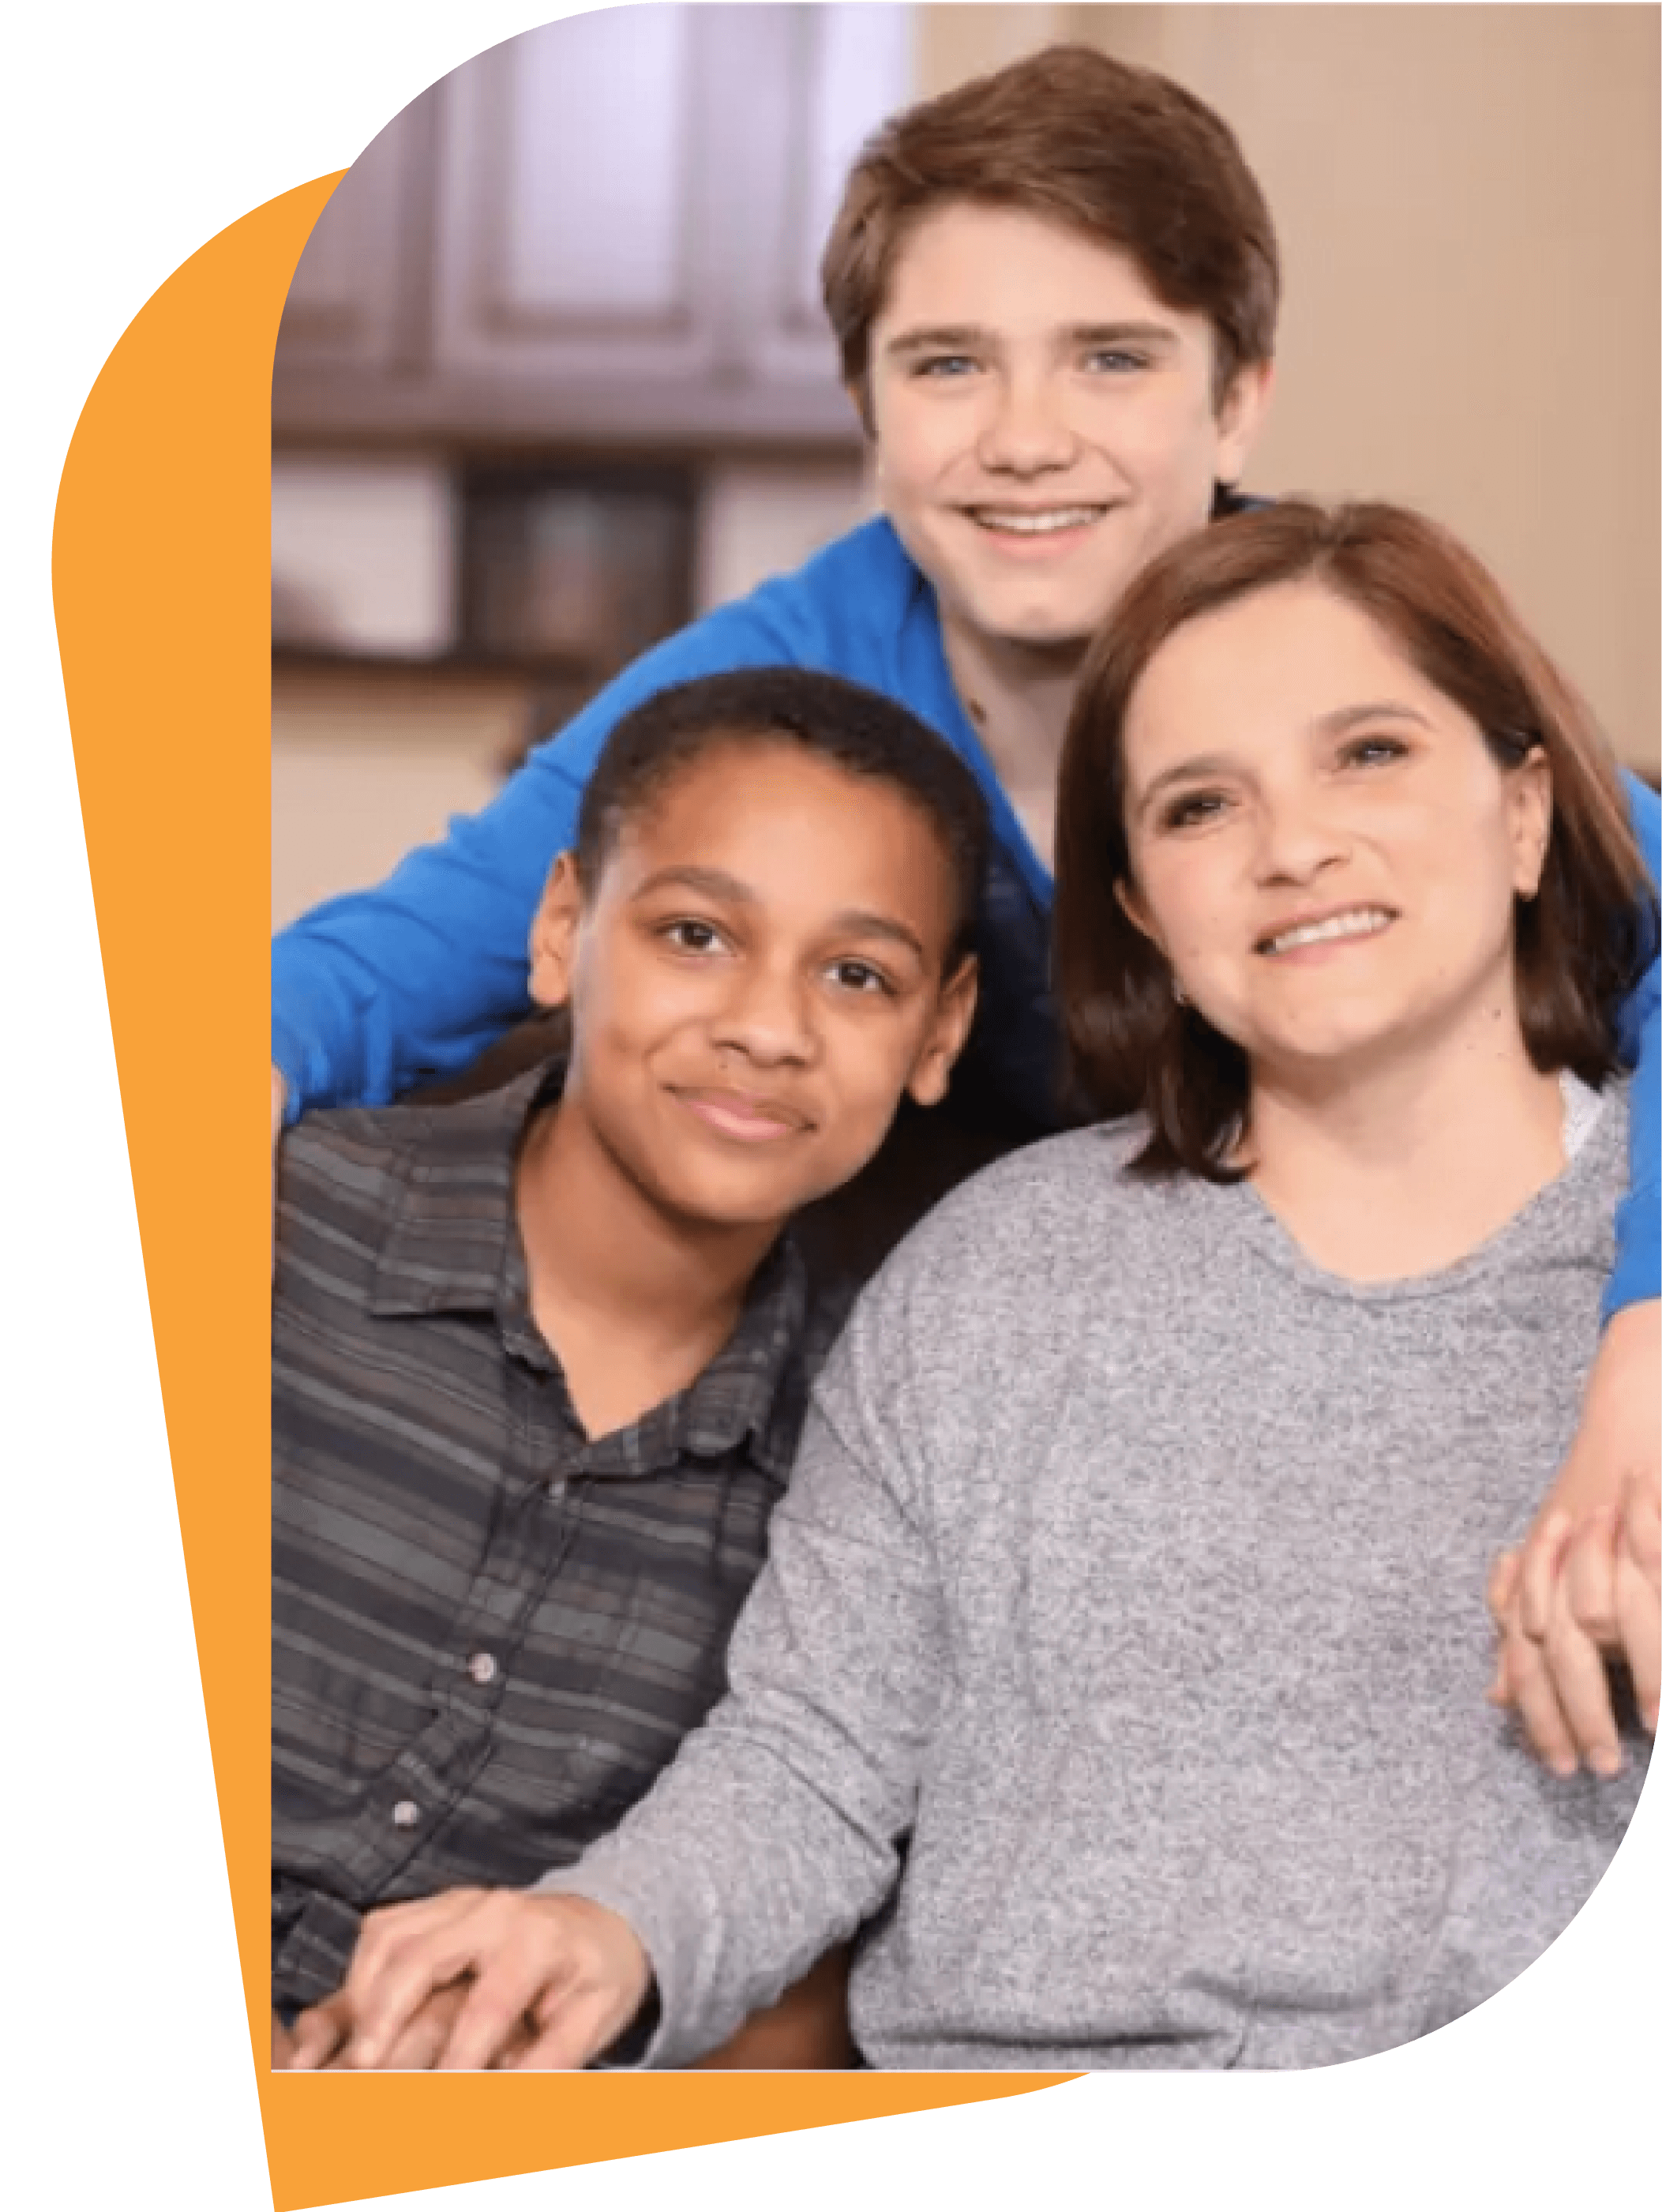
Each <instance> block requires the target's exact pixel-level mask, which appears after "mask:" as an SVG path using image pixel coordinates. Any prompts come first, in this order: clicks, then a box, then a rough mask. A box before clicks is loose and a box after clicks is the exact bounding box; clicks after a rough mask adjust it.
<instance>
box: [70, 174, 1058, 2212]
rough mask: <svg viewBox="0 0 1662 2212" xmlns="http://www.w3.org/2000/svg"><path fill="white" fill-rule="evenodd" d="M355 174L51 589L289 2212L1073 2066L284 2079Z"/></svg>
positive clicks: (83, 502)
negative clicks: (276, 694) (293, 1325)
mask: <svg viewBox="0 0 1662 2212" xmlns="http://www.w3.org/2000/svg"><path fill="white" fill-rule="evenodd" d="M336 182H337V179H336V178H334V177H323V178H319V179H317V180H315V181H314V182H313V183H311V184H307V185H298V186H296V188H295V189H294V191H289V192H285V193H283V194H282V196H281V197H278V198H276V199H275V200H271V201H269V202H268V203H267V204H265V205H264V207H260V208H256V209H255V210H253V212H252V214H250V215H246V216H244V217H243V218H242V219H241V221H240V222H234V223H233V224H231V225H230V227H229V228H227V229H225V230H223V231H221V233H220V234H219V235H218V236H217V237H216V238H214V239H212V240H209V243H208V244H207V245H206V246H203V247H202V249H201V250H200V251H199V252H197V253H195V254H193V255H192V256H191V259H190V260H188V261H187V262H185V264H184V266H183V267H182V268H180V269H179V270H176V271H175V273H174V274H173V276H171V277H169V279H168V280H167V283H165V284H164V285H163V286H162V287H161V290H160V291H158V292H157V293H156V294H155V296H154V298H152V299H151V300H150V301H149V302H148V303H147V304H146V305H145V307H143V309H142V310H141V312H140V313H139V314H138V315H137V316H136V317H135V319H134V320H133V322H132V323H131V324H130V326H129V327H128V329H127V331H125V332H124V335H123V337H122V338H121V340H120V343H118V345H117V347H116V349H115V350H114V351H113V352H112V354H111V356H110V358H109V360H108V361H107V362H106V363H105V366H104V368H103V370H102V372H101V373H100V376H99V379H98V381H97V383H96V384H95V385H94V387H93V390H92V392H91V395H90V396H89V398H88V401H87V404H86V406H85V408H84V410H82V416H81V419H80V422H79V423H78V425H77V427H76V434H75V438H74V441H73V443H72V444H71V446H70V453H69V458H68V459H67V461H66V463H65V465H64V475H63V480H62V483H61V485H60V487H59V492H58V513H57V520H56V526H55V530H54V534H53V546H52V586H53V595H54V601H55V605H56V611H57V619H58V650H59V654H60V657H61V659H62V662H63V669H64V690H65V694H66V696H67V698H68V702H69V714H70V732H71V736H72V738H73V742H74V747H75V759H76V775H77V778H78V781H79V785H80V793H81V811H82V821H83V823H84V825H85V829H86V837H87V857H88V865H89V867H90V870H91V875H92V885H93V896H94V903H95V906H96V908H97V915H98V932H99V941H100V950H101V952H102V956H103V962H104V980H105V987H106V993H107V995H108V1000H109V1008H110V1024H111V1030H112V1035H113V1037H114V1042H115V1052H116V1060H117V1064H118V1069H119V1073H120V1079H121V1099H122V1109H123V1114H124V1119H125V1122H126V1129H127V1144H128V1151H129V1155H130V1161H131V1166H132V1177H133V1190H134V1195H135V1199H136V1205H137V1210H138V1223H139V1231H140V1235H141V1237H142V1240H143V1250H144V1267H145V1275H146V1280H147V1283H148V1286H149V1299H150V1317H151V1322H152V1326H153V1328H154V1331H155V1347H156V1362H157V1366H158V1369H159V1370H160V1375H161V1393H162V1401H163V1404H164V1407H165V1408H166V1412H167V1437H168V1444H169V1447H170V1449H171V1453H172V1457H173V1484H174V1490H175V1493H176V1496H177V1498H178V1503H179V1534H180V1539H181V1541H182V1543H183V1546H184V1552H185V1570H186V1573H187V1576H188V1577H189V1583H190V1590H191V1614H192V1619H193V1621H194V1624H195V1630H196V1638H197V1661H198V1664H199V1666H200V1668H201V1674H202V1686H203V1699H204V1703H205V1706H206V1712H207V1720H208V1729H209V1741H210V1742H211V1745H212V1748H213V1758H214V1775H215V1784H216V1787H217V1790H218V1793H219V1806H220V1820H221V1826H222V1828H223V1832H224V1837H225V1850H226V1859H227V1868H228V1871H229V1875H230V1881H231V1893H232V1899H233V1903H234V1908H235V1915H236V1927H237V1940H238V1943H239V1945H240V1951H241V1956H242V1961H243V1978H244V1984H245V1987H246V1991H247V1997H248V2020H249V2030H250V2034H251V2036H252V2048H253V2051H254V2054H255V2057H256V2063H257V2065H258V2070H259V2075H260V2104H261V2111H262V2115H263V2118H264V2129H265V2145H266V2156H267V2160H268V2161H269V2164H270V2173H271V2189H272V2197H273V2202H274V2204H275V2206H276V2212H296V2208H299V2207H301V2206H306V2205H315V2204H329V2203H340V2202H341V2201H343V2200H346V2199H350V2198H353V2197H367V2196H383V2195H391V2194H393V2193H395V2192H397V2191H403V2190H416V2189H432V2188H437V2187H440V2186H441V2185H447V2184H453V2183H457V2182H465V2181H482V2180H488V2179H493V2178H494V2177H497V2176H500V2175H505V2174H513V2173H529V2172H543V2171H545V2170H547V2169H549V2168H550V2167H552V2166H577V2165H584V2164H588V2163H590V2162H591V2161H594V2160H603V2159H613V2158H625V2157H629V2156H632V2155H637V2154H641V2153H644V2152H647V2151H659V2150H674V2149H680V2148H686V2147H688V2146H689V2145H692V2144H695V2143H707V2142H726V2141H731V2140H732V2139H735V2138H737V2137H739V2136H759V2135H772V2134H776V2133H780V2132H783V2131H785V2130H791V2129H797V2128H812V2127H821V2126H825V2125H827V2124H830V2123H833V2122H836V2121H844V2120H856V2119H865V2118H877V2117H880V2116H883V2115H886V2114H889V2113H895V2112H919V2111H924V2110H926V2109H928V2108H930V2107H932V2106H943V2105H953V2104H965V2103H970V2102H974V2101H978V2100H982V2099H986V2098H992V2097H1008V2096H1014V2095H1018V2094H1021V2093H1024V2092H1026V2091H1028V2090H1030V2089H1034V2088H1040V2087H1046V2086H1048V2085H1050V2084H1052V2083H1054V2082H1058V2081H1068V2080H1071V2079H1073V2078H1074V2077H1073V2076H1071V2075H1065V2074H1017V2075H1010V2074H1004V2075H957V2074H913V2075H884V2074H848V2075H811V2074H804V2075H724V2074H696V2075H653V2076H651V2077H641V2076H633V2075H632V2076H618V2075H513V2076H505V2075H444V2076H441V2077H440V2076H428V2075H311V2076H300V2075H282V2074H279V2075H270V2074H269V2073H268V2072H267V2071H266V2061H265V2053H266V2048H267V2020H268V2017H269V2012H270V2003H269V1995H270V1990H269V1975H270V1965H269V1960H270V1954H269V1950H268V1948H267V1946H268V1941H269V1938H268V1934H267V1927H268V1923H267V1917H266V1905H267V1898H268V1893H269V1882H270V1814H269V1804H270V1758H269V1744H270V1737H269V1732H268V1712H269V1707H270V1614H269V1610H268V1601H267V1593H268V1591H269V1588H270V1519H269V1510H268V1505H269V1484H270V1427H269V1407H270V1250H269V1238H270V1183H269V1171H268V1146H269V1142H270V1122H269V1119H268V1112H269V1093H268V1086H267V1080H266V1068H267V1065H268V1061H269V1057H270V1048H269V1034H268V1013H269V1006H268V1000H267V993H266V990H265V988H264V985H263V984H257V982H256V980H255V979H256V978H258V977H262V976H263V975H264V973H265V966H264V963H265V947H266V943H267V939H268V936H269V932H270V874H269V869H270V386H271V362H272V353H273V349H274V347H275V345H276V332H277V324H278V321H279V319H280V318H281V315H282V304H283V300H284V297H285V295H286V294H287V292H288V284H289V280H290V278H291V277H292V276H293V275H294V264H295V263H296V262H297V261H298V259H299V258H300V249H301V247H302V246H304V245H305V243H306V238H307V236H308V234H309V233H310V231H311V228H312V224H313V222H315V221H316V220H317V216H318V210H320V209H321V208H322V206H323V204H324V203H325V200H326V199H327V198H328V197H329V194H330V192H331V191H332V190H333V188H334V185H335V184H336Z"/></svg>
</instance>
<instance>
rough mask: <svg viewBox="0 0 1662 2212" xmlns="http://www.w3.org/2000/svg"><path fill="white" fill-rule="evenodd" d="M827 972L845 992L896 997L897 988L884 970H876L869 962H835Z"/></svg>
mask: <svg viewBox="0 0 1662 2212" xmlns="http://www.w3.org/2000/svg"><path fill="white" fill-rule="evenodd" d="M826 972H827V973H828V975H829V976H830V977H831V980H832V981H833V982H834V983H836V984H837V985H838V986H839V987H840V988H841V989H843V990H845V991H860V992H874V991H875V992H881V993H883V994H887V995H888V996H889V997H890V998H892V997H893V996H894V993H895V986H894V985H893V984H892V983H891V982H890V981H889V978H888V976H887V975H884V974H883V970H882V969H881V968H874V967H873V966H872V965H871V963H870V961H869V960H834V961H833V962H832V963H831V965H830V967H829V969H828V970H827V971H826Z"/></svg>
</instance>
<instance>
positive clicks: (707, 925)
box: [658, 915, 722, 952]
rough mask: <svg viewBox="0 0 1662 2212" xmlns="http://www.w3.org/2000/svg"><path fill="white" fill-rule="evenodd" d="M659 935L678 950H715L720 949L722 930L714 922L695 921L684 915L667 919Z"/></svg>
mask: <svg viewBox="0 0 1662 2212" xmlns="http://www.w3.org/2000/svg"><path fill="white" fill-rule="evenodd" d="M658 935H659V936H660V937H661V938H663V939H664V941H665V942H666V943H667V944H670V945H674V946H675V948H676V951H678V952H714V951H719V949H720V945H721V941H722V939H721V932H720V931H719V929H718V928H717V927H716V926H715V924H714V923H713V922H710V921H694V920H693V919H692V918H691V917H690V916H689V915H682V916H681V917H680V918H679V919H678V920H676V921H666V922H665V923H664V925H663V927H661V928H660V930H659V931H658Z"/></svg>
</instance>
